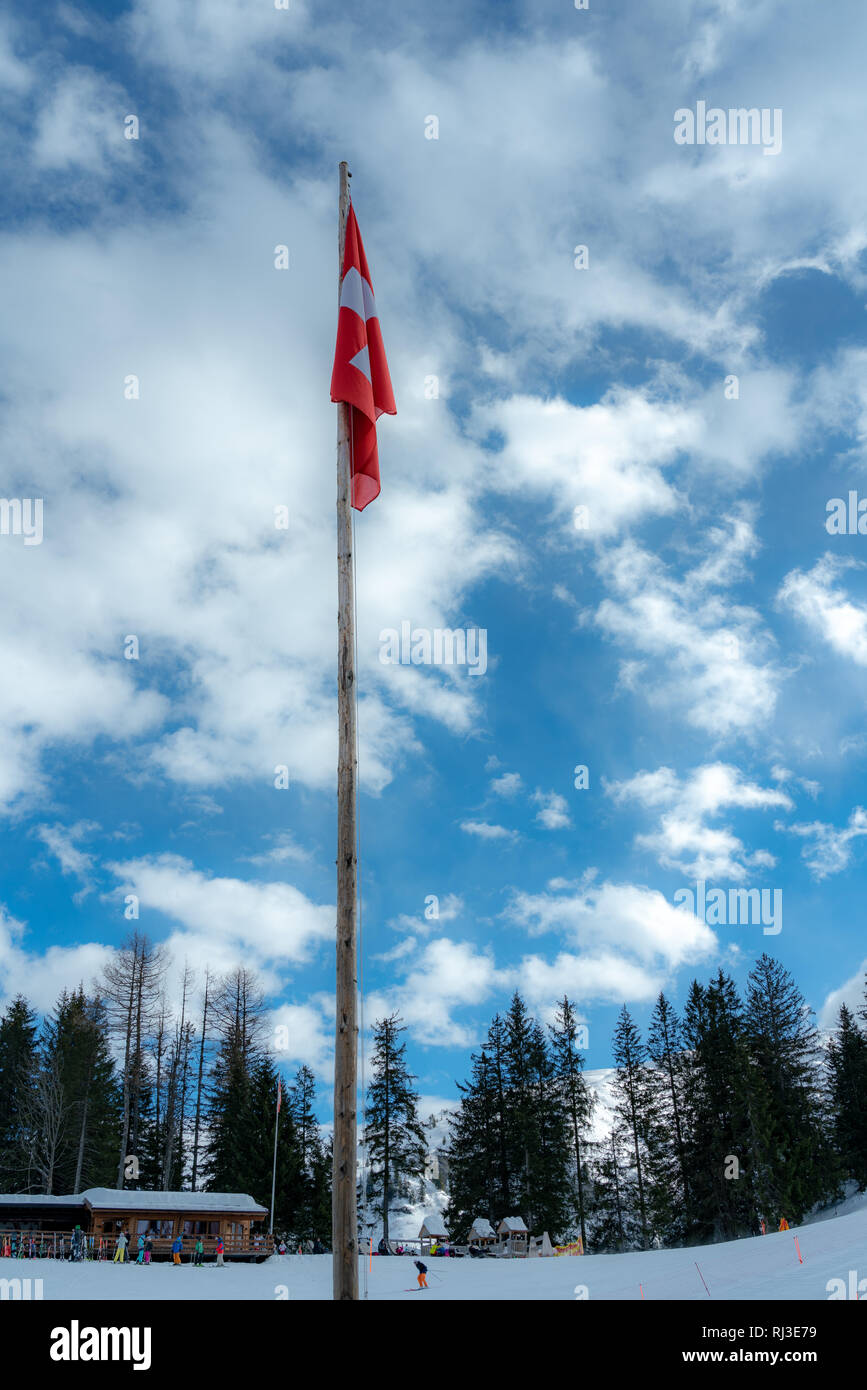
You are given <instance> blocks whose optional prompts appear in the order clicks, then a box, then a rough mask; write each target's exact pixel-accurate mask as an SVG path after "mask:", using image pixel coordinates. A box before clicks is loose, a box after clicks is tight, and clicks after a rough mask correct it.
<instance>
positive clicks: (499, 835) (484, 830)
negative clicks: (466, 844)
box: [461, 820, 518, 840]
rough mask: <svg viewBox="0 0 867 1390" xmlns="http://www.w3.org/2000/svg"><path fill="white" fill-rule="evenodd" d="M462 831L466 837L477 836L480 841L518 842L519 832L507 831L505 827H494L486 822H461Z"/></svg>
mask: <svg viewBox="0 0 867 1390" xmlns="http://www.w3.org/2000/svg"><path fill="white" fill-rule="evenodd" d="M461 830H463V832H464V834H466V835H476V836H477V837H478V838H479V839H480V840H517V839H518V832H517V830H507V829H506V827H505V826H503V825H492V824H490V822H489V821H484V820H464V821H461Z"/></svg>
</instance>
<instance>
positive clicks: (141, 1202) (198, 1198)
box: [81, 1187, 268, 1216]
mask: <svg viewBox="0 0 867 1390" xmlns="http://www.w3.org/2000/svg"><path fill="white" fill-rule="evenodd" d="M81 1198H82V1201H86V1202H87V1204H88V1206H90V1207H93V1208H94V1209H95V1210H98V1211H100V1210H104V1209H109V1210H111V1211H139V1210H145V1211H148V1212H151V1211H185V1212H186V1211H217V1212H233V1213H234V1212H243V1213H245V1214H248V1215H250V1216H267V1215H268V1209H267V1207H260V1206H259V1205H258V1203H257V1202H254V1201H253V1198H252V1197H250V1196H249V1195H248V1194H247V1193H246V1192H150V1191H148V1192H128V1191H122V1190H121V1189H119V1188H118V1189H116V1188H112V1187H91V1188H88V1190H87V1192H82V1194H81Z"/></svg>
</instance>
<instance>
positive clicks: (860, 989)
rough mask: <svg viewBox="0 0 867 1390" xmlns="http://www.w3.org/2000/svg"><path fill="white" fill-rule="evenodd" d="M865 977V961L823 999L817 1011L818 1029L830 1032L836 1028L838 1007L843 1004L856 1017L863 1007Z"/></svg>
mask: <svg viewBox="0 0 867 1390" xmlns="http://www.w3.org/2000/svg"><path fill="white" fill-rule="evenodd" d="M865 977H867V959H865V960H863V961H862V962H861V964H860V965H859V967H858V969H857V970H856V971H855V974H854V975H852V976H851V977H850V978H849V979H848V980H847V981H846V982H845V984H842V985H841V986H840V988H839V989H833V990H831V992H830V994H828V995H827V996H826V998H825V1002H824V1003H823V1004H822V1007H821V1009H820V1010H819V1016H818V1021H819V1027H820V1028H824V1029H826V1030H828V1031H830V1030H831V1029H833V1028H836V1026H837V1015H838V1014H839V1012H840V1005H841V1004H845V1005H847V1007H848V1008H849V1009H850V1010H851V1012H852V1013H853V1014H855V1016H856V1017H858V1015H859V1013H860V1011H861V1010H862V1009H863V1008H864V1005H865Z"/></svg>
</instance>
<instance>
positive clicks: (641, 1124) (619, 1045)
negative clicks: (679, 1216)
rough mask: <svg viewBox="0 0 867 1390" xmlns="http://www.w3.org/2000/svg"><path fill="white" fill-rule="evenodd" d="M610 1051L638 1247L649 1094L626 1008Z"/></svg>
mask: <svg viewBox="0 0 867 1390" xmlns="http://www.w3.org/2000/svg"><path fill="white" fill-rule="evenodd" d="M612 1052H613V1055H614V1064H615V1067H616V1074H615V1078H614V1090H615V1094H616V1096H617V1102H616V1106H615V1114H616V1115H617V1119H618V1120H619V1122H620V1124H621V1126H622V1128H623V1130H624V1131H625V1133H626V1134H628V1136H629V1145H630V1150H631V1162H632V1171H633V1173H634V1176H635V1193H636V1201H637V1213H638V1223H639V1230H640V1239H641V1244H642V1245H643V1246H646V1245H647V1244H648V1242H649V1238H650V1226H649V1221H648V1210H647V1199H646V1193H645V1176H646V1168H647V1139H648V1134H649V1133H650V1131H651V1129H652V1126H653V1119H654V1115H653V1092H652V1090H651V1086H650V1082H649V1078H648V1071H647V1066H646V1059H647V1050H646V1048H645V1046H644V1043H643V1042H642V1041H641V1035H640V1033H639V1031H638V1029H637V1027H636V1025H635V1022H634V1021H633V1018H632V1016H631V1014H630V1012H629V1010H628V1009H627V1007H626V1005H625V1004H624V1005H623V1008H622V1009H621V1011H620V1014H619V1016H618V1019H617V1025H616V1027H615V1030H614V1039H613V1042H612Z"/></svg>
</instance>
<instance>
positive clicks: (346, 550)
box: [331, 162, 358, 1299]
mask: <svg viewBox="0 0 867 1390" xmlns="http://www.w3.org/2000/svg"><path fill="white" fill-rule="evenodd" d="M348 215H349V169H348V167H347V165H346V163H345V162H344V163H342V164H341V165H340V201H339V218H338V222H339V237H338V240H339V246H340V256H339V264H338V271H337V286H338V289H337V294H338V303H339V298H340V284H341V279H342V275H343V248H344V243H345V241H346V219H347V217H348ZM350 409H351V407H350V406H348V405H347V404H346V403H345V402H342V401H341V402H339V403H338V406H337V623H338V657H337V712H338V721H339V735H340V737H339V750H338V761H337V1036H336V1045H335V1051H334V1169H333V1176H332V1193H331V1238H332V1247H331V1248H332V1250H333V1252H334V1254H333V1277H334V1297H335V1298H336V1299H357V1298H358V1211H357V1200H356V1158H355V1149H356V1103H357V1095H356V1091H357V1081H356V1068H357V1050H358V1021H357V977H358V968H357V960H356V955H357V952H356V939H355V924H356V911H355V908H356V874H357V867H356V857H355V850H356V833H355V801H356V762H355V613H354V592H353V582H352V466H351V459H350V426H351V420H350Z"/></svg>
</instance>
